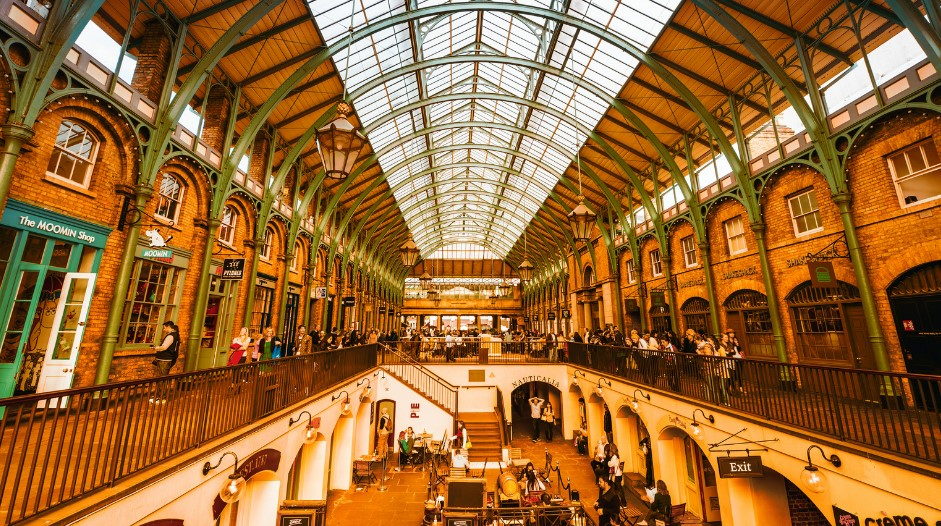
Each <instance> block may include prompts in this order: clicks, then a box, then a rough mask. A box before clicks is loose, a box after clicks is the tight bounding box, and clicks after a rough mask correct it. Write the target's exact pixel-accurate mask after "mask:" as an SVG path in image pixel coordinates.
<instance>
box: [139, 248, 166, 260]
mask: <svg viewBox="0 0 941 526" xmlns="http://www.w3.org/2000/svg"><path fill="white" fill-rule="evenodd" d="M141 256H142V257H145V258H149V259H168V258H172V257H173V251H172V250H170V249H169V248H147V249H144V251H143V253H141Z"/></svg>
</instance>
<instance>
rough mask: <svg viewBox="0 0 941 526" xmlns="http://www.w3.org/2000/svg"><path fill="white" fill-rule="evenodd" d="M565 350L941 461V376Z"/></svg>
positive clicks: (748, 409) (580, 347) (641, 377)
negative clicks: (940, 410) (940, 444)
mask: <svg viewBox="0 0 941 526" xmlns="http://www.w3.org/2000/svg"><path fill="white" fill-rule="evenodd" d="M566 345H567V347H568V357H569V361H570V362H571V364H572V365H577V366H580V367H584V368H588V369H593V370H594V371H596V372H598V373H601V374H604V375H607V376H612V377H619V378H623V379H625V380H627V381H630V382H632V383H635V384H645V385H647V386H649V387H652V388H656V389H659V390H662V391H668V392H669V391H672V392H674V393H676V394H677V395H681V396H684V397H689V398H694V399H697V400H700V401H702V402H706V403H710V404H714V405H717V406H721V405H725V406H728V407H730V408H731V409H734V410H735V411H739V412H743V413H747V414H751V415H755V416H759V417H762V418H765V419H768V420H771V421H776V422H781V423H785V424H790V425H794V426H797V427H801V428H804V429H809V430H812V431H815V432H818V433H821V434H824V435H829V436H832V437H834V438H838V439H840V440H845V441H849V442H854V443H857V444H861V445H865V446H869V447H873V448H876V449H880V450H883V451H887V452H892V453H897V454H900V455H904V456H907V457H911V458H915V459H918V460H921V461H925V462H928V463H932V464H941V452H939V442H941V414H939V402H941V396H939V393H941V376H927V375H917V374H904V373H891V372H881V371H866V370H859V369H845V368H836V367H823V366H815V365H803V364H792V363H779V362H767V361H760V360H750V359H744V358H726V357H718V356H703V355H697V354H684V353H674V352H663V351H649V350H640V349H632V348H628V347H615V346H610V345H593V344H584V343H574V342H568V343H567V344H566Z"/></svg>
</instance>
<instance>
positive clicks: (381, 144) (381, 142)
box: [366, 112, 415, 152]
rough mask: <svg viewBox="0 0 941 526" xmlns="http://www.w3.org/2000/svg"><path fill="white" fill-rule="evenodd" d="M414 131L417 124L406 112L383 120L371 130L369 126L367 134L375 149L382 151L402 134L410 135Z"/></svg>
mask: <svg viewBox="0 0 941 526" xmlns="http://www.w3.org/2000/svg"><path fill="white" fill-rule="evenodd" d="M410 113H412V112H410ZM414 131H415V124H414V122H413V120H412V116H411V115H410V114H408V113H406V114H402V115H398V116H396V117H395V118H394V119H390V120H387V121H385V122H382V123H381V124H379V125H378V126H376V128H375V129H372V130H370V129H368V128H367V129H366V135H367V136H368V137H369V143H370V144H371V145H372V148H373V150H374V151H376V152H382V150H383V148H385V147H386V146H388V145H389V144H391V143H393V142H395V141H396V140H397V139H398V138H399V137H400V136H404V135H408V134H410V133H412V132H414Z"/></svg>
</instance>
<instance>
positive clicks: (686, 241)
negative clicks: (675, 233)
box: [680, 236, 699, 268]
mask: <svg viewBox="0 0 941 526" xmlns="http://www.w3.org/2000/svg"><path fill="white" fill-rule="evenodd" d="M680 243H682V245H683V261H684V262H685V263H686V268H689V267H695V266H696V265H697V264H698V263H699V259H697V257H696V242H695V241H694V240H693V236H686V237H684V238H683V239H681V240H680Z"/></svg>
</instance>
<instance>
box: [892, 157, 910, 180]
mask: <svg viewBox="0 0 941 526" xmlns="http://www.w3.org/2000/svg"><path fill="white" fill-rule="evenodd" d="M891 161H892V169H893V170H894V171H895V177H896V179H901V178H902V177H905V176H906V175H908V174H909V173H910V172H909V171H908V164H907V163H906V162H905V154H901V153H900V154H898V155H896V156H895V157H892V158H891Z"/></svg>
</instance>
